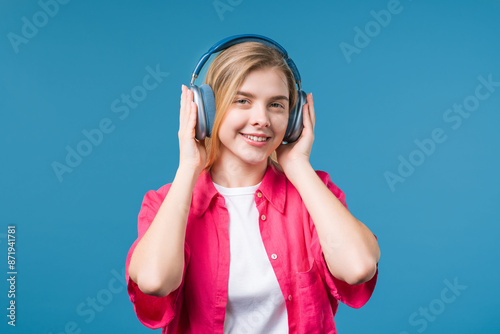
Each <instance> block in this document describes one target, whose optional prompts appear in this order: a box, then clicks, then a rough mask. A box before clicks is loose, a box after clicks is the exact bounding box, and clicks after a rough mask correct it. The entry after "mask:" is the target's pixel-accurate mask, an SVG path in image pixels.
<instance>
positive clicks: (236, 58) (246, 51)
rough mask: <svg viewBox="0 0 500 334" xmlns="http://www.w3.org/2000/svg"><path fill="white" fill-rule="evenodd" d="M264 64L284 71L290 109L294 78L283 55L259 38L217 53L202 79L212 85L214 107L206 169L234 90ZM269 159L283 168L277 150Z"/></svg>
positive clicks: (294, 97) (216, 149)
mask: <svg viewBox="0 0 500 334" xmlns="http://www.w3.org/2000/svg"><path fill="white" fill-rule="evenodd" d="M264 68H273V69H277V70H279V71H281V72H282V73H283V74H284V75H285V78H286V81H287V84H288V92H289V101H290V103H289V106H290V107H289V111H290V110H292V108H293V107H294V106H295V103H296V101H297V88H296V86H295V78H294V76H293V72H292V70H291V69H290V68H289V67H288V64H287V63H286V60H285V59H284V58H283V55H282V54H281V53H280V52H279V51H278V50H276V49H274V48H273V47H270V46H267V45H264V44H262V43H259V42H244V43H240V44H236V45H233V46H231V47H229V48H227V49H226V50H224V51H222V52H221V53H219V55H217V57H215V59H214V61H213V62H212V64H211V65H210V67H209V68H208V71H207V75H206V78H205V83H206V84H207V85H209V86H210V87H212V90H213V92H214V96H215V109H216V110H217V111H216V113H215V119H214V125H213V129H212V136H211V138H208V137H207V138H206V139H205V147H206V149H207V163H206V165H205V169H210V168H211V167H212V165H213V164H214V162H215V160H217V158H218V155H219V152H220V147H221V142H220V139H219V128H220V125H221V123H222V120H223V119H224V116H225V114H226V112H227V110H228V108H229V106H230V105H231V103H232V101H233V99H234V96H235V94H236V91H237V90H238V88H239V87H240V86H241V85H242V84H243V81H244V80H245V78H246V77H247V75H248V74H249V73H250V72H252V71H254V70H259V69H264ZM268 163H271V164H273V165H274V167H277V168H278V169H280V170H281V169H282V168H281V166H280V165H279V164H278V160H277V156H276V151H274V152H273V153H272V154H271V155H270V156H269V158H268Z"/></svg>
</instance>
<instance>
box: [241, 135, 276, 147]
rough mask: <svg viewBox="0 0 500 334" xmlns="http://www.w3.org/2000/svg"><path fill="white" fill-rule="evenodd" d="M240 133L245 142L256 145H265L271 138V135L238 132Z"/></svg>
mask: <svg viewBox="0 0 500 334" xmlns="http://www.w3.org/2000/svg"><path fill="white" fill-rule="evenodd" d="M240 135H241V136H242V137H243V139H244V140H245V141H246V142H247V143H249V144H250V145H253V146H257V147H262V146H265V145H266V144H267V143H268V142H269V139H271V137H268V136H265V135H258V134H246V133H241V132H240Z"/></svg>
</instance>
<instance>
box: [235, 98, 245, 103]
mask: <svg viewBox="0 0 500 334" xmlns="http://www.w3.org/2000/svg"><path fill="white" fill-rule="evenodd" d="M235 102H236V103H238V104H247V103H248V100H245V99H240V100H236V101H235Z"/></svg>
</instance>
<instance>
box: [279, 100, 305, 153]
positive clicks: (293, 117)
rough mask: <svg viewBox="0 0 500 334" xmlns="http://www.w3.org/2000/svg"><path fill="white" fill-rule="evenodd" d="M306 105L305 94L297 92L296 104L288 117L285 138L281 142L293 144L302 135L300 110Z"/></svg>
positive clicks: (302, 125) (302, 126)
mask: <svg viewBox="0 0 500 334" xmlns="http://www.w3.org/2000/svg"><path fill="white" fill-rule="evenodd" d="M306 103H307V95H306V93H304V91H302V90H299V91H297V102H296V103H295V106H294V107H293V109H292V110H291V111H290V114H289V116H288V126H287V128H286V133H285V138H283V141H285V142H287V143H293V142H294V141H296V140H297V139H299V137H300V135H301V134H302V129H303V128H304V124H303V115H302V108H303V107H304V105H305V104H306Z"/></svg>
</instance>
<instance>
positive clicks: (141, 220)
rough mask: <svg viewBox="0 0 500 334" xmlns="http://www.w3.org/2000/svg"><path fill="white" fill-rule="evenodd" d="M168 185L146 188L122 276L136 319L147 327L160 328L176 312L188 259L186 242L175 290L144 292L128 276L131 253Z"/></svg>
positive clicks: (147, 226)
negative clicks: (159, 293) (160, 294)
mask: <svg viewBox="0 0 500 334" xmlns="http://www.w3.org/2000/svg"><path fill="white" fill-rule="evenodd" d="M168 189H170V184H168V185H165V186H164V187H162V188H160V189H159V190H158V191H154V190H151V191H148V192H147V193H146V195H145V196H144V200H143V202H142V206H141V210H140V212H139V217H138V238H137V239H136V240H135V242H134V243H133V244H132V246H131V247H130V250H129V251H128V254H127V260H126V265H125V268H126V271H125V279H126V282H127V291H128V294H129V298H130V301H131V302H132V304H133V306H134V311H135V313H136V314H137V318H138V319H139V321H140V322H141V323H142V324H144V325H145V326H146V327H149V328H153V329H156V328H162V327H165V326H166V325H168V324H169V323H170V322H171V321H172V320H173V319H174V317H175V315H176V314H178V313H179V312H180V309H181V306H182V305H181V304H182V295H183V293H182V292H183V287H184V277H185V273H186V267H187V264H188V263H189V248H188V247H187V244H185V249H184V253H185V255H184V261H185V263H184V273H183V276H182V283H181V285H180V286H179V288H177V289H176V290H174V291H172V292H171V293H170V294H168V295H167V296H165V297H155V296H151V295H147V294H145V293H144V292H142V291H141V290H140V289H139V287H138V285H137V284H136V283H135V282H134V281H133V280H132V279H131V278H130V276H129V265H130V259H131V257H132V253H133V251H134V249H135V247H136V246H137V244H138V243H139V241H140V240H141V238H142V237H143V236H144V234H145V233H146V231H147V230H148V228H149V226H150V225H151V223H152V221H153V219H154V217H155V216H156V213H157V212H158V209H159V208H160V206H161V204H162V203H163V200H164V198H165V196H166V194H167V192H168Z"/></svg>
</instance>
